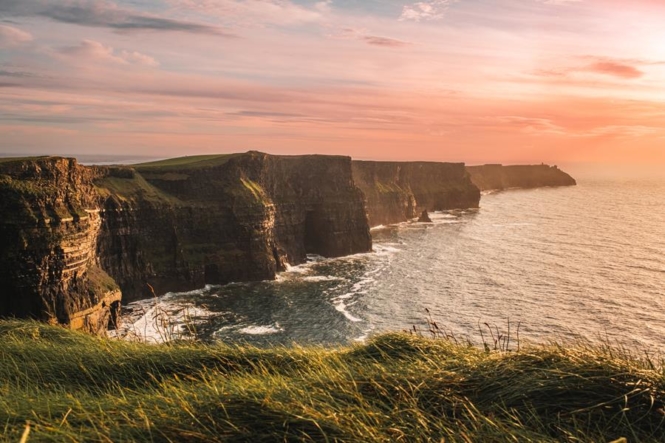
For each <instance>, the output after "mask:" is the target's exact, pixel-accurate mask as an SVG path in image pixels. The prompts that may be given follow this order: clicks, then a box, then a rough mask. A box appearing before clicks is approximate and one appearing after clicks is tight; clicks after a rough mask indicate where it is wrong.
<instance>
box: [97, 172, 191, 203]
mask: <svg viewBox="0 0 665 443" xmlns="http://www.w3.org/2000/svg"><path fill="white" fill-rule="evenodd" d="M95 186H96V187H97V190H98V191H99V192H100V194H101V195H102V196H108V195H114V196H116V197H118V198H120V199H122V200H125V201H135V200H137V199H142V200H147V201H152V202H157V203H169V204H178V203H180V200H178V198H177V197H175V196H172V195H170V194H168V193H166V192H164V191H162V190H161V189H159V188H157V187H155V186H153V185H151V184H150V183H148V182H147V181H146V180H145V178H143V177H142V176H141V175H140V174H136V175H134V177H132V178H120V177H105V178H103V179H100V180H97V181H95Z"/></svg>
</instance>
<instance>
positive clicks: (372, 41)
mask: <svg viewBox="0 0 665 443" xmlns="http://www.w3.org/2000/svg"><path fill="white" fill-rule="evenodd" d="M328 37H330V38H332V39H339V40H358V41H361V42H364V43H367V44H368V45H372V46H380V47H384V48H404V47H407V46H411V45H412V43H411V42H407V41H404V40H399V39H396V38H391V37H382V36H378V35H371V34H369V32H368V31H366V30H362V29H353V28H343V29H341V30H340V31H337V32H334V33H331V34H329V35H328Z"/></svg>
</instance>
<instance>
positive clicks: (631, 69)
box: [586, 60, 644, 79]
mask: <svg viewBox="0 0 665 443" xmlns="http://www.w3.org/2000/svg"><path fill="white" fill-rule="evenodd" d="M586 70H587V71H589V72H595V73H597V74H604V75H611V76H613V77H619V78H624V79H635V78H640V77H642V76H643V75H644V72H642V71H640V70H639V69H637V68H636V67H635V66H631V65H628V64H626V63H622V62H617V61H613V60H601V61H597V62H595V63H592V64H591V65H589V66H587V67H586Z"/></svg>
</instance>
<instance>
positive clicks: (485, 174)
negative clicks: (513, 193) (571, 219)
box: [466, 164, 577, 191]
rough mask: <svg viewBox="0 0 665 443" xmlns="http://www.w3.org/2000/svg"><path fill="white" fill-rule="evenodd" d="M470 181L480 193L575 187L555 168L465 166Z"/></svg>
mask: <svg viewBox="0 0 665 443" xmlns="http://www.w3.org/2000/svg"><path fill="white" fill-rule="evenodd" d="M466 169H467V170H468V171H469V174H471V180H472V181H473V183H474V184H475V185H476V186H477V187H478V188H479V189H480V190H481V191H490V190H502V189H511V188H542V187H546V186H575V185H576V184H577V183H576V182H575V180H574V179H573V178H572V177H571V176H570V175H568V174H566V173H565V172H563V171H562V170H561V169H559V168H558V167H556V166H549V165H544V164H543V165H512V166H503V165H482V166H467V168H466Z"/></svg>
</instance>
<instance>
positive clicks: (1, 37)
mask: <svg viewBox="0 0 665 443" xmlns="http://www.w3.org/2000/svg"><path fill="white" fill-rule="evenodd" d="M32 40H33V37H32V34H30V33H29V32H25V31H22V30H20V29H18V28H15V27H13V26H7V25H0V46H18V45H21V44H23V43H28V42H31V41H32Z"/></svg>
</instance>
